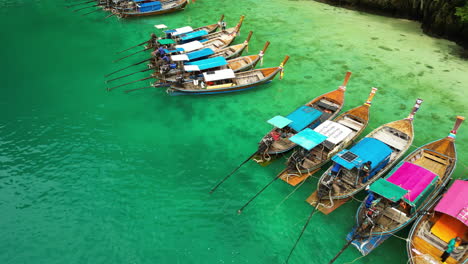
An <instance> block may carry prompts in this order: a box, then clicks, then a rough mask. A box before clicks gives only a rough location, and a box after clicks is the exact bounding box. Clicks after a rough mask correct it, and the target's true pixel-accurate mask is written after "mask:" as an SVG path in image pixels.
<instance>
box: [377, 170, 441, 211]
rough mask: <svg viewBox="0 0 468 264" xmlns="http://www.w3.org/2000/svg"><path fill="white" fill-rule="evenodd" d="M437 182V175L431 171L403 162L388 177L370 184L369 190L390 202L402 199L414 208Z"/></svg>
mask: <svg viewBox="0 0 468 264" xmlns="http://www.w3.org/2000/svg"><path fill="white" fill-rule="evenodd" d="M437 180H438V176H437V174H435V173H433V172H432V171H430V170H428V169H426V168H423V167H421V166H418V165H416V164H413V163H411V162H406V161H405V162H403V163H401V164H400V165H399V166H398V167H396V168H395V169H394V170H393V172H391V173H390V176H388V177H386V178H385V179H379V180H378V181H377V182H379V183H377V182H375V183H374V184H372V185H371V186H370V190H371V191H373V192H375V193H378V194H380V195H382V196H383V197H385V198H387V199H390V200H392V201H398V200H400V199H403V200H404V201H406V202H407V203H408V204H410V205H412V206H414V205H415V204H416V203H417V202H418V200H419V199H420V198H421V197H424V194H425V193H426V192H427V191H428V190H430V189H431V188H430V187H431V186H433V185H435V183H436V181H437ZM376 183H377V184H376ZM375 184H376V185H375ZM374 185H375V186H374ZM382 187H384V188H382Z"/></svg>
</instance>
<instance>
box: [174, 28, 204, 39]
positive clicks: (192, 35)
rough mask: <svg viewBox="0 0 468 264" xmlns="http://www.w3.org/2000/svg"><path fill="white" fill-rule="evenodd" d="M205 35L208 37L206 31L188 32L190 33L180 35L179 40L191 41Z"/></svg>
mask: <svg viewBox="0 0 468 264" xmlns="http://www.w3.org/2000/svg"><path fill="white" fill-rule="evenodd" d="M206 35H208V31H206V30H200V31H195V32H190V33H187V34H184V35H181V36H180V40H182V41H187V40H192V39H196V38H201V37H203V36H206Z"/></svg>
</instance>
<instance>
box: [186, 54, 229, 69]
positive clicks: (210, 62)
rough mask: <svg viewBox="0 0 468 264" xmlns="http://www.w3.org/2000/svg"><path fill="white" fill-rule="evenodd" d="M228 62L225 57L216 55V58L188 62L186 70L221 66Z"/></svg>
mask: <svg viewBox="0 0 468 264" xmlns="http://www.w3.org/2000/svg"><path fill="white" fill-rule="evenodd" d="M227 64H228V63H227V61H226V59H225V58H223V57H214V58H209V59H206V60H199V61H193V62H186V63H185V66H184V68H185V70H186V71H203V70H206V69H212V68H216V67H221V66H224V65H227Z"/></svg>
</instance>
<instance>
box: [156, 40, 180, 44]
mask: <svg viewBox="0 0 468 264" xmlns="http://www.w3.org/2000/svg"><path fill="white" fill-rule="evenodd" d="M158 43H159V44H161V45H169V44H175V43H176V42H175V41H174V40H172V39H158Z"/></svg>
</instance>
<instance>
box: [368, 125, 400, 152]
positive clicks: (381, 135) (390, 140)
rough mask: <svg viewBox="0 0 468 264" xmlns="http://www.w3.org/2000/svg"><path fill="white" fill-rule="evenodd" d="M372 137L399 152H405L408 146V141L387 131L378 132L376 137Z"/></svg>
mask: <svg viewBox="0 0 468 264" xmlns="http://www.w3.org/2000/svg"><path fill="white" fill-rule="evenodd" d="M372 137H373V138H375V139H378V140H380V141H382V142H383V143H385V144H387V145H389V146H390V147H392V148H394V149H398V150H403V149H405V148H406V147H407V145H408V140H406V139H403V138H401V137H399V136H397V135H395V134H392V133H390V132H389V131H386V130H385V129H381V130H379V131H377V132H376V133H375V134H374V135H372Z"/></svg>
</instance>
